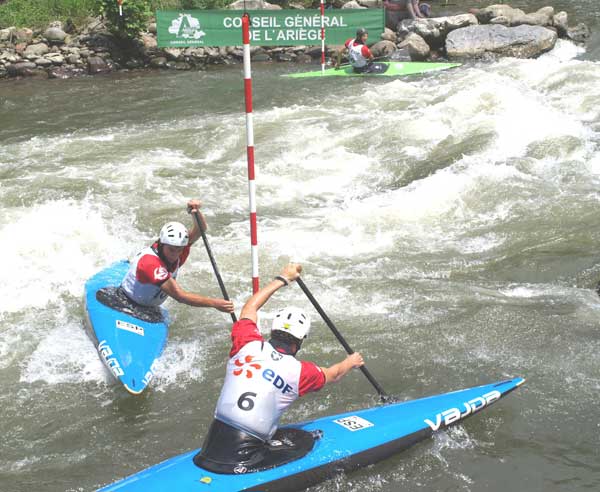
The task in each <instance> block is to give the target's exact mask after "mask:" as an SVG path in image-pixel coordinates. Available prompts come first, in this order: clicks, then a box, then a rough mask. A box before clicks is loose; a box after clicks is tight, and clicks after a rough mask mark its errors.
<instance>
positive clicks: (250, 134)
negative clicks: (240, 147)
mask: <svg viewBox="0 0 600 492" xmlns="http://www.w3.org/2000/svg"><path fill="white" fill-rule="evenodd" d="M242 41H243V44H244V95H245V99H246V148H247V151H246V155H247V160H248V195H249V200H250V249H251V253H252V293H254V294H256V293H257V292H258V289H259V282H258V234H257V227H256V185H255V182H254V126H253V124H252V73H251V66H250V16H249V15H248V14H244V15H243V16H242Z"/></svg>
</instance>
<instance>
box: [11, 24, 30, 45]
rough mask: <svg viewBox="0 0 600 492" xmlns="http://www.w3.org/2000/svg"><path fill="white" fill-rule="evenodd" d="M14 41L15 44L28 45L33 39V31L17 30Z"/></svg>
mask: <svg viewBox="0 0 600 492" xmlns="http://www.w3.org/2000/svg"><path fill="white" fill-rule="evenodd" d="M15 39H16V41H17V43H29V42H31V40H32V39H33V31H32V30H31V29H27V28H23V29H18V30H17V31H16V32H15Z"/></svg>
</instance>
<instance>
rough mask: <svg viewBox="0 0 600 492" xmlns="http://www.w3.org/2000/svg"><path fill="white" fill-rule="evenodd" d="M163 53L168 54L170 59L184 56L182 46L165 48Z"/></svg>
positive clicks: (175, 59)
mask: <svg viewBox="0 0 600 492" xmlns="http://www.w3.org/2000/svg"><path fill="white" fill-rule="evenodd" d="M162 51H163V53H164V54H165V55H166V56H167V60H169V61H177V60H181V59H182V56H183V49H182V48H163V50H162Z"/></svg>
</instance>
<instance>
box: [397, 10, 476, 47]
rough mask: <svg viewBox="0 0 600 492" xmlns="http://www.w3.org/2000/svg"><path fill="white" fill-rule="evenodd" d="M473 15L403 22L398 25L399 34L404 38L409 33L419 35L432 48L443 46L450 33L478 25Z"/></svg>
mask: <svg viewBox="0 0 600 492" xmlns="http://www.w3.org/2000/svg"><path fill="white" fill-rule="evenodd" d="M477 24H478V22H477V17H475V16H474V15H473V14H461V15H453V16H449V17H433V18H431V19H415V20H403V21H402V22H400V24H399V25H398V33H399V34H400V35H401V36H402V37H403V38H404V37H406V36H407V35H408V34H409V33H415V34H418V35H419V36H420V37H421V38H423V39H424V40H425V41H426V42H427V43H428V44H429V45H430V46H435V47H440V46H443V44H444V40H445V39H446V36H448V33H450V32H452V31H455V30H456V29H461V28H463V27H468V26H474V25H477Z"/></svg>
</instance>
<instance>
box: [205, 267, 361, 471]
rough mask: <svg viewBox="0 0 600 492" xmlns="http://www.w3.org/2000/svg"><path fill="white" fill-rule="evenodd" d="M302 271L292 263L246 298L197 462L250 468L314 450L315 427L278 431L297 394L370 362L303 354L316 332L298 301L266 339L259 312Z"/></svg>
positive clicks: (221, 468)
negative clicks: (326, 362) (318, 359)
mask: <svg viewBox="0 0 600 492" xmlns="http://www.w3.org/2000/svg"><path fill="white" fill-rule="evenodd" d="M301 271H302V267H301V265H299V264H295V263H290V264H288V265H287V266H286V267H285V268H284V269H283V270H282V272H281V275H278V276H277V277H275V278H274V279H273V280H272V281H271V282H270V283H269V284H267V285H266V286H265V287H263V288H262V289H260V290H259V291H258V292H257V293H256V294H254V295H253V296H252V297H251V298H250V299H249V300H248V301H247V302H246V304H245V305H244V307H243V308H242V312H241V314H240V320H239V321H238V322H236V323H235V324H234V325H233V328H232V330H231V340H232V342H233V344H232V346H231V350H230V352H229V362H228V363H227V369H226V374H225V382H224V384H223V388H222V390H221V395H220V397H219V400H218V402H217V407H216V410H215V418H214V420H213V422H212V424H211V426H210V429H209V431H208V435H207V436H206V439H205V440H204V446H203V447H202V451H201V452H200V453H199V454H197V455H196V457H195V458H194V462H195V463H196V464H197V465H198V466H201V467H203V468H205V469H207V470H211V471H215V472H217V473H247V472H250V471H258V470H260V469H264V468H265V467H267V468H268V467H271V466H273V465H274V464H276V463H278V464H281V461H280V460H281V459H289V458H290V457H292V456H295V457H298V453H302V451H303V450H305V451H306V452H308V450H310V448H312V441H313V437H312V436H310V434H309V433H307V432H305V431H301V430H299V429H293V430H290V429H282V430H280V431H279V432H277V434H276V431H277V430H278V429H277V426H278V423H279V419H280V417H281V415H282V414H283V413H284V412H285V410H286V409H287V408H288V407H289V406H290V405H291V404H292V403H293V402H294V401H295V400H296V399H297V398H298V397H300V396H304V395H306V394H308V393H311V392H313V391H318V390H320V389H321V388H322V387H323V386H325V385H326V384H327V383H332V382H336V381H339V380H340V379H341V378H342V377H343V376H345V375H346V374H347V373H348V372H350V371H351V370H352V369H353V368H355V367H360V366H362V365H363V364H364V362H363V358H362V356H361V355H360V354H359V353H357V352H355V353H353V354H351V355H349V356H347V357H346V358H345V359H344V360H342V361H341V362H338V363H337V364H334V365H332V366H331V367H319V366H317V365H316V364H314V363H313V362H307V361H303V360H298V359H296V354H297V353H298V351H299V350H300V347H301V346H302V342H303V341H304V339H305V338H306V337H307V336H308V333H309V331H310V319H309V317H308V315H307V314H306V313H304V312H303V311H302V310H301V309H298V308H294V307H288V308H285V309H282V310H281V311H279V313H278V314H277V315H276V316H275V318H274V320H273V325H272V328H271V335H270V339H269V341H266V340H265V339H263V337H262V336H261V334H260V332H259V330H258V327H257V325H256V322H257V317H258V310H259V309H260V308H261V307H262V306H263V305H264V304H265V303H266V302H267V301H268V300H269V298H270V297H271V296H272V295H273V294H274V293H275V292H277V291H278V290H279V289H281V288H282V287H286V286H287V285H289V284H290V283H292V282H294V281H295V280H296V279H297V278H298V277H299V276H300V272H301ZM286 432H287V433H286ZM280 433H283V435H279V434H280ZM306 434H309V435H308V436H307V435H306ZM272 438H273V439H272ZM301 443H307V444H309V445H310V447H308V448H305V447H303V445H302V444H301ZM307 449H308V450H307ZM305 454H306V453H305Z"/></svg>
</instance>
